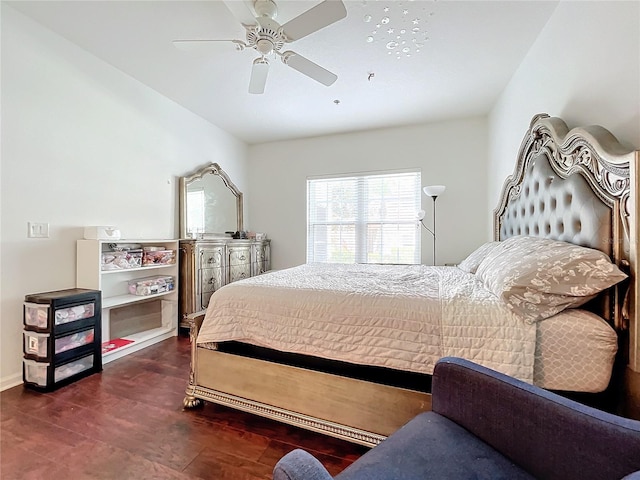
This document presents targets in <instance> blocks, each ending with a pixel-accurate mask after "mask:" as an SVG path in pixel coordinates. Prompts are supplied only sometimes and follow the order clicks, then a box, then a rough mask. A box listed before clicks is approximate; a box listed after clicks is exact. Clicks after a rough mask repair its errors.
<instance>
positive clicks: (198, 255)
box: [178, 238, 271, 328]
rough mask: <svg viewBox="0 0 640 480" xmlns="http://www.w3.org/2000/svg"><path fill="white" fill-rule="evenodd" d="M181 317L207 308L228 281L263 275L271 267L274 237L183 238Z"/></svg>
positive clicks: (184, 325)
mask: <svg viewBox="0 0 640 480" xmlns="http://www.w3.org/2000/svg"><path fill="white" fill-rule="evenodd" d="M179 254H180V262H179V264H180V280H179V282H178V285H179V295H178V303H179V318H180V327H181V328H188V327H189V323H188V322H187V320H186V317H187V315H189V314H191V313H195V312H199V311H202V310H205V309H206V308H207V306H208V305H209V298H210V297H211V295H212V294H213V292H215V291H216V290H217V289H219V288H220V287H222V286H224V285H226V284H227V283H231V282H235V281H236V280H242V279H243V278H249V277H252V276H254V275H260V274H261V273H264V272H266V271H267V270H270V269H271V241H270V240H233V239H227V238H219V239H211V240H195V239H194V240H192V239H185V240H180V247H179Z"/></svg>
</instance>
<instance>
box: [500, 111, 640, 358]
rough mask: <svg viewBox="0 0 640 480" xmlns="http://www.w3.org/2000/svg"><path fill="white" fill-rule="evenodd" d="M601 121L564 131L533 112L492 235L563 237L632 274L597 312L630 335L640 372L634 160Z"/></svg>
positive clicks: (557, 123)
mask: <svg viewBox="0 0 640 480" xmlns="http://www.w3.org/2000/svg"><path fill="white" fill-rule="evenodd" d="M639 159H640V151H635V150H630V149H628V148H625V147H624V146H622V145H621V144H620V143H619V142H618V140H617V139H616V138H615V137H614V136H613V135H612V134H611V133H610V132H609V131H608V130H606V129H604V128H602V127H598V126H589V127H583V128H574V129H572V130H569V129H568V127H567V125H566V124H565V122H564V121H562V120H561V119H559V118H551V117H549V116H548V115H546V114H539V115H536V116H534V117H533V119H532V120H531V125H530V128H529V130H528V131H527V133H526V135H525V138H524V139H523V141H522V144H521V146H520V151H519V152H518V159H517V163H516V168H515V170H514V173H513V174H512V175H511V176H510V177H508V178H507V180H506V181H505V183H504V186H503V190H502V194H501V197H500V201H499V204H498V207H497V208H496V210H495V211H494V237H495V239H497V240H504V239H505V238H508V237H511V236H514V235H530V236H536V237H545V238H552V239H556V240H563V241H566V242H570V243H575V244H578V245H583V246H586V247H590V248H595V249H598V250H601V251H603V252H605V253H607V254H608V255H609V256H610V257H611V259H612V260H613V261H614V262H615V263H616V264H617V265H618V266H620V267H621V268H622V270H623V271H625V272H627V273H628V274H629V275H630V281H629V282H626V283H623V284H621V285H619V286H618V287H614V288H613V289H612V290H611V292H608V295H606V296H605V298H604V299H603V303H602V304H601V305H600V307H599V310H600V311H599V312H598V313H600V314H601V315H603V316H604V317H605V318H606V319H607V320H609V321H611V322H612V324H613V325H614V326H615V327H616V328H617V329H618V330H623V329H626V328H628V329H629V334H630V358H629V360H630V365H631V366H632V368H634V365H635V367H636V368H634V370H640V353H639V352H638V348H639V345H640V333H639V332H638V327H639V324H640V321H639V320H638V310H637V306H638V300H639V298H638V284H637V281H636V279H637V274H638V208H639V207H638V189H639V180H638V171H637V168H638V162H639Z"/></svg>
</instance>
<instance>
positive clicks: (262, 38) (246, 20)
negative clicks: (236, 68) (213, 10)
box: [173, 0, 347, 93]
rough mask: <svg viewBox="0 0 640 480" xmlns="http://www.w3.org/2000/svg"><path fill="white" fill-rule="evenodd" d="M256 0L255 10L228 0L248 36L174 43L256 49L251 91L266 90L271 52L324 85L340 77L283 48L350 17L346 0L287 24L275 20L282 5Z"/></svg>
mask: <svg viewBox="0 0 640 480" xmlns="http://www.w3.org/2000/svg"><path fill="white" fill-rule="evenodd" d="M252 3H253V11H252V10H251V9H250V8H249V6H248V5H247V4H246V3H245V2H244V1H238V0H225V1H224V4H225V5H226V6H227V8H228V9H229V10H230V11H231V13H232V14H233V16H234V17H236V18H237V19H238V20H239V21H240V23H241V24H242V26H243V27H244V29H245V30H246V40H244V41H243V40H174V41H173V44H174V45H175V46H176V47H178V48H182V49H191V48H194V47H197V46H200V45H206V44H210V43H212V42H233V43H234V44H235V45H236V48H237V49H238V50H244V49H246V48H252V49H254V50H256V51H257V52H258V54H259V55H260V56H259V57H258V58H256V59H255V60H254V61H253V67H252V69H251V79H250V80H249V93H264V88H265V85H266V83H267V74H268V73H269V59H268V58H267V56H269V55H271V54H273V55H274V56H279V57H280V59H281V60H282V62H283V63H284V64H285V65H288V66H289V67H291V68H293V69H294V70H297V71H299V72H300V73H302V74H304V75H306V76H308V77H310V78H312V79H313V80H315V81H317V82H320V83H322V84H323V85H326V86H329V85H332V84H333V83H334V82H335V81H336V80H337V78H338V76H337V75H335V74H334V73H331V72H330V71H329V70H327V69H325V68H322V67H321V66H320V65H318V64H316V63H314V62H312V61H311V60H308V59H307V58H305V57H303V56H302V55H300V54H299V53H296V52H292V51H290V50H287V51H285V52H281V50H282V48H283V47H284V45H285V44H286V43H291V42H293V41H295V40H299V39H301V38H303V37H306V36H307V35H309V34H311V33H313V32H316V31H318V30H320V29H321V28H324V27H326V26H328V25H331V24H332V23H335V22H337V21H338V20H341V19H343V18H344V17H346V16H347V10H346V8H345V6H344V3H342V0H324V1H323V2H322V3H319V4H318V5H316V6H315V7H313V8H310V9H309V10H307V11H305V12H303V13H302V14H300V15H298V16H297V17H295V18H293V19H292V20H289V21H288V22H287V23H285V24H284V25H280V24H279V23H278V22H276V20H275V18H276V16H277V14H278V7H277V6H276V3H275V2H274V1H273V0H254V1H252Z"/></svg>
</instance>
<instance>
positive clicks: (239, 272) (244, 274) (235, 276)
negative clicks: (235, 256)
mask: <svg viewBox="0 0 640 480" xmlns="http://www.w3.org/2000/svg"><path fill="white" fill-rule="evenodd" d="M250 276H251V264H250V263H247V264H245V265H232V266H231V267H229V282H235V281H236V280H242V279H243V278H249V277H250Z"/></svg>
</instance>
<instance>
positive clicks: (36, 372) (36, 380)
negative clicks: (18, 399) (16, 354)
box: [23, 359, 50, 387]
mask: <svg viewBox="0 0 640 480" xmlns="http://www.w3.org/2000/svg"><path fill="white" fill-rule="evenodd" d="M23 362H24V381H25V382H29V383H33V384H35V385H38V386H39V387H46V386H47V371H48V369H49V365H50V364H49V363H42V362H36V361H35V360H26V359H25V360H23Z"/></svg>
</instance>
